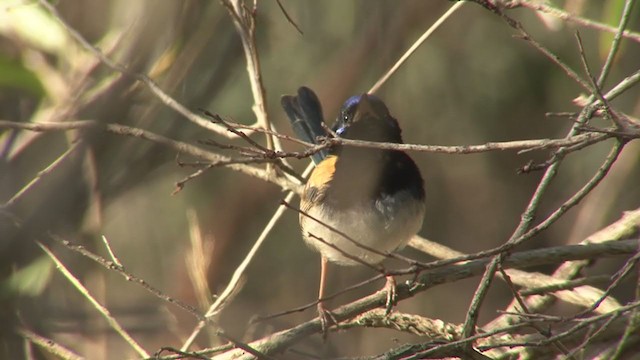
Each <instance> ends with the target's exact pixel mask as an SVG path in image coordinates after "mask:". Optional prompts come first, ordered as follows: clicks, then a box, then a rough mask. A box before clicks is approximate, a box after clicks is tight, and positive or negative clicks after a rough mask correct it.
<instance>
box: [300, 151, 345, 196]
mask: <svg viewBox="0 0 640 360" xmlns="http://www.w3.org/2000/svg"><path fill="white" fill-rule="evenodd" d="M337 161H338V157H337V156H335V155H329V156H327V157H326V158H325V159H324V160H322V161H321V162H320V163H319V164H318V165H316V168H315V169H313V172H312V173H311V176H310V177H309V180H308V181H307V187H315V188H319V189H322V188H323V187H325V186H327V184H328V183H329V181H331V179H333V174H334V173H335V172H336V162H337Z"/></svg>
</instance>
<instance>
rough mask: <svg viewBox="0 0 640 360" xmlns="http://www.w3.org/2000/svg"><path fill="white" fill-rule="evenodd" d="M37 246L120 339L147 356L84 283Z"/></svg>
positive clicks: (47, 250) (41, 246) (53, 256)
mask: <svg viewBox="0 0 640 360" xmlns="http://www.w3.org/2000/svg"><path fill="white" fill-rule="evenodd" d="M38 246H40V248H41V249H42V251H44V252H45V253H46V254H47V255H48V256H49V258H51V260H53V262H54V263H55V264H56V267H57V269H58V270H59V271H60V273H62V275H64V277H65V278H67V280H69V282H70V283H71V285H73V286H74V287H75V288H76V289H77V290H78V291H79V292H80V294H81V295H82V296H83V297H84V298H86V299H87V300H89V302H90V303H91V304H92V305H93V307H94V308H95V309H96V310H98V312H99V313H100V314H102V316H103V317H104V318H105V320H107V323H108V324H109V326H111V328H112V329H113V330H114V331H115V332H116V333H117V334H118V335H120V337H122V339H124V341H125V342H126V343H127V344H129V346H131V348H132V349H133V350H134V351H135V352H136V353H138V355H140V356H142V357H149V354H148V353H147V352H146V351H145V350H144V349H143V348H142V346H140V345H139V344H138V343H137V342H136V341H135V340H134V339H133V338H132V337H131V335H129V333H128V332H127V331H126V330H125V329H124V328H123V327H122V326H121V325H120V323H119V322H118V320H116V319H115V318H114V317H113V316H112V315H111V313H110V312H109V310H108V309H107V308H106V307H105V306H104V305H102V304H100V302H99V301H98V300H96V299H95V298H94V297H93V296H92V295H91V294H90V293H89V290H87V288H85V287H84V285H82V283H81V282H80V280H78V279H77V278H76V277H75V276H74V275H73V274H72V273H71V272H70V271H69V270H68V269H67V267H66V266H64V264H63V263H62V262H61V261H60V260H59V259H58V258H57V257H56V256H55V255H54V254H53V253H52V252H51V250H49V248H47V247H46V246H44V245H43V244H42V243H40V242H38Z"/></svg>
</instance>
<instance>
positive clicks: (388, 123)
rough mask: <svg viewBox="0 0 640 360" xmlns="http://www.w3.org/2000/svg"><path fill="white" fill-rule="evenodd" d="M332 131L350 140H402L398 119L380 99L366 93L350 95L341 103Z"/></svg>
mask: <svg viewBox="0 0 640 360" xmlns="http://www.w3.org/2000/svg"><path fill="white" fill-rule="evenodd" d="M333 131H335V132H336V134H338V135H339V136H340V137H343V138H345V139H351V140H365V141H376V142H394V143H401V142H402V137H401V135H400V126H399V125H398V121H397V120H396V119H394V118H393V116H391V114H390V113H389V109H387V106H386V105H385V104H384V102H382V100H380V99H379V98H378V97H376V96H374V95H368V94H362V95H356V96H352V97H350V98H349V99H348V100H347V101H346V102H345V103H344V105H342V109H340V114H339V115H338V119H337V120H336V123H335V124H334V126H333Z"/></svg>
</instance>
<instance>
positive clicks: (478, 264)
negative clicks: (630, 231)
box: [214, 240, 637, 359]
mask: <svg viewBox="0 0 640 360" xmlns="http://www.w3.org/2000/svg"><path fill="white" fill-rule="evenodd" d="M636 251H637V240H622V241H613V242H607V243H602V244H591V245H585V246H582V245H568V246H559V247H553V248H547V249H540V250H532V251H524V252H518V253H514V254H511V255H508V256H505V259H504V261H503V263H502V266H503V267H505V268H512V267H517V268H524V267H531V266H539V265H544V264H554V263H558V262H563V261H568V260H576V259H587V258H589V259H596V258H604V257H609V256H617V255H632V254H635V252H636ZM490 261H491V259H480V260H474V261H470V262H469V263H467V264H464V265H450V266H447V267H444V268H440V269H436V270H432V271H429V272H426V273H423V274H421V275H420V276H418V277H417V278H416V281H415V282H414V283H412V284H406V283H405V284H398V287H397V296H398V300H403V299H407V298H409V297H413V296H415V295H416V294H418V293H421V292H424V291H426V290H428V289H430V288H432V287H434V286H437V285H440V284H444V283H449V282H453V281H457V280H461V279H465V278H469V277H472V276H477V275H480V274H482V273H483V272H484V269H485V267H486V266H487V265H488V263H489V262H490ZM385 302H386V294H384V293H381V292H376V293H374V294H372V295H369V296H366V297H364V298H361V299H359V300H356V301H354V302H352V303H350V304H347V305H344V306H341V307H339V308H337V309H335V310H333V311H332V313H333V314H334V316H335V318H336V320H338V321H340V322H341V321H345V320H347V319H351V318H353V317H355V316H357V315H360V314H362V313H364V312H366V311H369V310H372V309H375V308H378V307H382V306H384V304H385ZM320 331H321V321H320V319H319V318H315V319H314V320H311V321H309V322H306V323H303V324H300V325H297V326H295V327H293V328H291V329H288V330H283V331H280V332H277V333H275V334H272V335H269V336H267V337H265V338H263V339H260V340H257V341H254V342H251V343H250V344H248V345H249V346H251V347H253V348H254V349H256V350H258V351H261V352H264V353H266V354H274V353H278V352H280V351H282V350H284V349H286V348H288V347H289V346H291V345H293V344H295V343H296V342H298V341H300V340H302V339H303V338H306V337H308V336H310V335H312V334H314V333H320ZM236 357H237V358H239V359H248V358H252V357H250V356H246V355H244V356H243V355H242V354H240V353H238V352H237V351H231V352H227V353H225V354H221V355H218V356H216V357H214V359H231V358H236Z"/></svg>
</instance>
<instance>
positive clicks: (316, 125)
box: [280, 86, 329, 164]
mask: <svg viewBox="0 0 640 360" xmlns="http://www.w3.org/2000/svg"><path fill="white" fill-rule="evenodd" d="M280 103H281V105H282V108H283V109H284V111H285V113H286V114H287V117H288V118H289V121H290V122H291V127H292V128H293V132H294V133H295V134H296V136H297V137H298V138H300V140H303V141H306V142H309V143H312V144H317V140H316V138H317V137H319V136H327V135H328V134H327V132H326V131H325V129H324V128H323V127H322V123H323V116H322V105H321V104H320V100H318V97H317V96H316V94H315V93H314V92H313V91H312V90H311V89H309V88H307V87H304V86H303V87H300V88H299V89H298V95H297V96H291V95H285V96H283V97H282V99H281V100H280ZM328 154H329V152H328V151H327V150H321V151H320V152H318V153H316V154H314V155H313V156H312V157H311V158H312V159H313V162H314V163H316V164H317V163H319V162H320V161H322V159H324V158H325V157H327V155H328Z"/></svg>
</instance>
